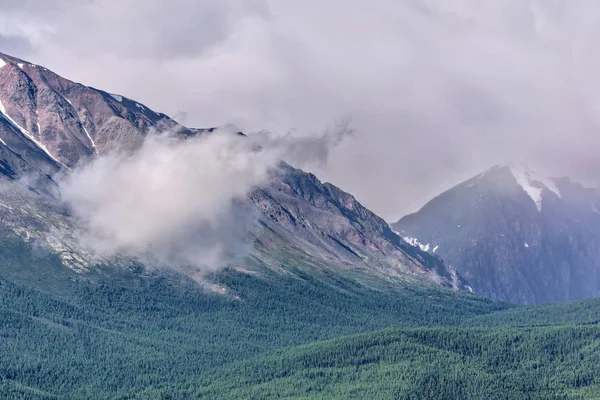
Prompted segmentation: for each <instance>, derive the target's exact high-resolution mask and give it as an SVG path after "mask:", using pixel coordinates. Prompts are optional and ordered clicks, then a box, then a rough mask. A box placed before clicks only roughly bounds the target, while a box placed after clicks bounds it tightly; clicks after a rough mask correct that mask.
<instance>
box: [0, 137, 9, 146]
mask: <svg viewBox="0 0 600 400" xmlns="http://www.w3.org/2000/svg"><path fill="white" fill-rule="evenodd" d="M0 143H2V144H3V145H5V146H8V145H7V144H6V142H5V141H4V140H2V138H0Z"/></svg>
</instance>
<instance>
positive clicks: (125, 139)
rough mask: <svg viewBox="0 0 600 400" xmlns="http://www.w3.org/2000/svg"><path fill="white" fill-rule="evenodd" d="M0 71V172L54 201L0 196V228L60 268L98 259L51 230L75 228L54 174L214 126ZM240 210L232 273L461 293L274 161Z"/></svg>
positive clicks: (428, 259)
mask: <svg viewBox="0 0 600 400" xmlns="http://www.w3.org/2000/svg"><path fill="white" fill-rule="evenodd" d="M0 65H1V66H0V104H1V107H0V174H1V175H2V176H3V177H4V178H7V179H8V180H10V181H19V180H20V181H23V180H24V181H25V183H27V185H28V186H29V188H30V189H33V190H34V191H35V192H38V193H44V192H45V193H50V194H53V196H45V195H38V194H35V193H28V192H27V191H23V190H19V189H18V188H12V189H11V190H9V191H4V193H2V194H0V201H2V202H3V203H4V204H6V205H7V207H6V208H2V209H0V224H2V225H3V229H6V230H8V231H9V232H14V233H15V234H16V235H18V236H19V237H21V238H22V239H23V240H26V241H27V242H28V243H29V242H30V241H37V242H39V243H40V244H43V245H44V246H45V247H47V248H50V249H52V250H53V251H55V252H57V253H58V254H60V255H61V259H62V260H63V262H64V264H65V267H69V268H70V269H72V270H74V271H77V272H79V273H80V274H85V273H87V272H89V271H90V269H93V268H94V263H95V262H97V260H96V261H94V258H93V257H91V255H90V254H87V253H86V252H85V251H84V250H83V249H81V248H80V246H79V245H78V243H77V240H75V238H69V236H68V235H67V236H65V235H63V234H61V235H56V232H57V230H58V227H59V226H62V227H65V226H66V227H70V228H69V230H73V229H76V223H75V221H74V220H73V218H72V217H71V216H70V214H69V212H68V210H67V209H65V208H64V206H63V205H61V204H60V202H59V201H56V200H55V198H56V197H59V195H57V194H56V193H54V191H55V190H56V187H55V185H54V183H53V179H52V177H53V175H54V174H56V173H57V172H58V171H61V170H62V171H65V170H67V169H69V168H74V167H75V166H77V165H78V164H80V163H85V162H87V161H88V160H90V159H92V158H94V157H98V156H101V155H103V154H106V153H108V152H110V151H111V150H114V149H117V148H118V149H125V150H135V149H136V148H138V147H139V146H140V145H141V144H142V142H143V141H144V139H145V137H146V136H147V135H148V134H149V133H150V132H151V131H155V132H164V131H169V132H171V133H175V134H177V135H181V136H182V137H185V136H192V135H198V134H211V132H213V131H214V128H209V129H196V128H187V127H184V126H182V125H180V124H178V123H177V122H176V121H174V120H173V119H171V118H169V117H168V116H166V115H165V114H162V113H158V112H155V111H153V110H151V109H150V108H148V107H147V106H145V105H143V104H141V103H139V102H136V101H134V100H131V99H128V98H126V97H124V96H121V95H117V94H110V93H107V92H104V91H102V90H98V89H94V88H91V87H87V86H84V85H82V84H79V83H74V82H72V81H69V80H68V79H65V78H62V77H60V76H59V75H57V74H55V73H54V72H52V71H50V70H48V69H46V68H44V67H42V66H39V65H35V64H31V63H29V62H27V61H24V60H20V59H17V58H15V57H11V56H9V55H6V54H0ZM247 203H248V204H249V205H251V206H252V207H253V209H254V210H258V211H259V213H258V215H259V217H258V222H257V223H256V224H254V225H253V226H252V227H251V228H250V229H249V232H248V235H249V237H248V239H250V240H252V241H253V242H254V247H253V248H254V250H253V252H252V254H251V255H250V256H249V257H248V258H247V260H246V261H245V262H244V263H243V264H244V265H241V266H238V268H240V269H241V270H248V269H261V268H267V269H269V270H277V271H281V272H282V273H286V270H285V266H286V265H288V266H289V264H290V263H295V264H298V265H302V266H303V268H309V269H311V271H312V272H311V273H313V274H317V275H320V276H324V277H325V276H328V275H330V274H331V273H334V274H342V275H348V274H349V275H350V276H353V277H355V278H356V279H358V280H366V281H370V282H371V284H373V281H377V282H378V283H377V284H376V285H379V286H382V287H383V286H386V285H388V284H390V282H403V283H406V282H420V283H429V284H435V285H443V286H447V287H452V288H457V289H464V290H467V284H466V282H465V281H464V280H463V279H462V278H461V277H460V275H458V274H457V273H456V271H455V270H454V269H453V268H451V267H448V266H447V265H446V264H444V262H443V261H442V260H441V259H440V258H439V257H437V256H435V255H431V254H429V253H427V252H425V251H421V250H420V249H416V248H414V247H413V246H410V245H408V244H407V243H406V242H405V241H404V240H403V239H401V238H400V237H399V236H398V235H396V234H395V233H393V232H392V231H391V229H390V228H389V227H388V225H387V223H386V222H385V221H384V220H383V219H381V218H380V217H378V216H377V215H375V214H374V213H373V212H371V211H369V210H367V209H366V208H365V207H363V206H362V205H361V204H360V203H359V202H357V201H356V200H355V199H354V197H353V196H351V195H350V194H348V193H346V192H343V191H342V190H340V189H339V188H337V187H335V186H333V185H331V184H327V183H326V184H323V183H321V182H320V181H319V180H318V179H317V178H316V177H315V176H314V175H311V174H307V173H305V172H303V171H301V170H298V169H295V168H293V167H291V166H289V165H286V164H282V167H281V168H280V170H279V171H276V172H275V173H273V175H272V177H271V181H270V183H269V185H268V186H267V187H264V188H257V189H256V190H255V191H254V192H252V193H251V194H250V196H249V197H248V199H247ZM3 214H4V215H5V216H6V217H5V218H2V215H3ZM1 251H2V249H0V252H1ZM103 262H108V261H107V260H104V261H103ZM324 271H329V272H327V273H325V272H324Z"/></svg>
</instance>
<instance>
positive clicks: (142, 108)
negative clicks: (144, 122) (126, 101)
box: [135, 103, 146, 112]
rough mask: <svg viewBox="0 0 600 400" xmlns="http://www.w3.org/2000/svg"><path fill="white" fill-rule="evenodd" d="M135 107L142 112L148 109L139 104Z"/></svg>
mask: <svg viewBox="0 0 600 400" xmlns="http://www.w3.org/2000/svg"><path fill="white" fill-rule="evenodd" d="M135 106H136V107H137V108H139V109H140V110H142V111H144V112H145V111H146V108H145V107H144V106H143V105H141V104H139V103H135Z"/></svg>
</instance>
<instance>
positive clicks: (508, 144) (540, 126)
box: [0, 0, 600, 218]
mask: <svg viewBox="0 0 600 400" xmlns="http://www.w3.org/2000/svg"><path fill="white" fill-rule="evenodd" d="M65 2H67V0H62V1H60V0H55V1H54V2H53V4H59V3H61V4H65ZM11 4H12V5H11V6H10V7H8V8H6V7H5V6H4V5H3V6H0V10H2V9H3V7H4V9H5V10H6V11H5V13H8V12H10V13H13V14H12V15H16V14H15V13H19V14H18V15H19V19H18V21H19V23H22V24H25V25H27V24H29V25H30V26H31V24H32V22H31V21H33V23H34V24H42V25H44V24H46V25H48V26H50V27H51V29H52V32H53V34H48V35H44V36H42V39H41V41H39V42H37V44H36V45H35V46H34V49H33V51H32V53H31V54H30V55H29V56H30V57H29V58H31V59H32V61H34V62H39V63H42V64H46V65H47V66H48V67H50V68H52V69H53V70H55V71H56V72H58V73H61V74H63V75H65V76H67V77H71V78H73V79H75V80H77V81H81V82H84V83H87V84H90V85H94V86H97V87H101V88H103V89H106V90H108V91H110V92H114V93H122V94H124V95H127V96H128V97H131V98H134V99H136V100H139V101H141V102H143V103H146V104H148V105H149V106H151V107H153V108H155V109H158V110H160V111H163V112H166V113H168V114H171V115H175V114H177V113H179V112H180V111H185V112H186V113H187V115H188V116H189V118H188V120H187V121H186V122H187V123H188V124H189V125H192V126H212V125H222V124H224V123H228V122H232V123H235V124H237V125H239V126H241V127H243V128H244V129H245V130H257V129H260V128H267V129H269V130H271V131H287V130H288V129H289V128H293V127H295V128H298V129H299V130H301V131H304V130H314V129H315V128H318V127H321V126H323V125H325V124H328V123H330V122H331V121H333V120H336V119H338V118H340V117H341V116H346V115H351V116H352V118H353V124H354V125H355V127H356V128H357V129H358V131H359V134H357V137H356V139H355V140H353V141H348V142H346V143H344V144H343V145H342V146H340V147H339V148H338V149H337V150H336V151H335V152H334V153H333V154H332V159H331V163H330V164H329V165H330V166H329V168H328V169H327V170H319V171H317V172H318V173H319V176H320V177H324V178H326V179H330V180H332V181H333V182H334V183H336V184H338V185H340V186H341V187H343V188H344V189H347V190H349V191H351V192H352V193H353V194H355V195H356V196H357V198H358V199H359V200H362V201H364V202H365V204H366V205H367V206H369V207H371V208H373V209H374V210H375V211H377V212H379V213H380V214H382V215H383V216H384V217H388V218H392V217H396V216H399V214H400V213H402V212H403V211H409V210H411V209H414V208H415V207H417V206H418V205H420V204H422V203H423V202H424V201H425V200H427V198H429V197H430V196H432V195H434V194H436V192H438V191H440V190H441V189H443V188H445V187H447V186H449V185H450V184H452V183H455V182H456V181H457V179H460V178H465V177H467V176H468V175H469V174H473V173H476V172H479V169H482V168H486V167H488V166H489V165H490V164H493V163H503V162H507V161H510V160H515V161H518V162H519V161H520V162H526V163H531V164H534V165H532V166H533V167H535V168H536V169H538V170H539V169H544V168H545V169H547V170H550V172H552V173H554V172H566V173H572V174H575V175H576V176H577V177H581V178H585V179H587V180H592V181H594V180H597V178H598V176H597V173H596V172H595V171H597V170H598V168H597V167H598V163H597V157H596V151H595V149H596V148H598V147H599V146H600V136H599V135H597V134H596V132H597V130H598V128H599V123H600V117H599V107H600V106H599V105H600V95H599V94H598V93H599V91H598V86H599V85H600V79H599V78H597V71H598V70H599V67H600V55H599V54H598V52H597V51H596V40H597V37H598V33H600V32H599V30H600V3H598V2H597V1H595V0H573V1H568V2H567V1H563V0H403V1H392V0H375V1H372V2H369V3H365V2H363V1H341V0H333V1H327V2H316V1H312V0H309V1H284V0H271V1H252V2H244V1H235V0H229V1H225V2H215V1H209V0H207V1H203V2H200V3H198V2H188V1H184V0H177V1H174V2H171V3H169V4H168V5H167V4H164V2H154V1H151V2H144V3H141V2H127V1H125V2H119V3H118V4H117V3H115V2H112V1H109V0H98V1H95V2H93V3H77V5H76V6H75V5H73V4H71V5H72V6H71V7H62V8H61V7H49V6H48V7H42V8H39V10H38V8H35V7H32V6H31V4H32V1H31V0H30V1H29V2H28V3H23V4H26V6H23V7H26V8H23V7H20V6H19V3H18V2H14V3H11ZM19 7H20V8H19ZM24 9H26V10H27V11H28V12H29V13H25V12H23V10H24ZM0 12H1V11H0ZM540 167H541V168H540ZM374 176H375V177H377V179H374V178H373V177H374Z"/></svg>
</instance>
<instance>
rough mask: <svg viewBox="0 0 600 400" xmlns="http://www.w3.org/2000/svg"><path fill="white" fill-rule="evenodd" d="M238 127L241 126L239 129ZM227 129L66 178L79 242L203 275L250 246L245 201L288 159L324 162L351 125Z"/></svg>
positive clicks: (158, 144)
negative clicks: (316, 131) (298, 132)
mask: <svg viewBox="0 0 600 400" xmlns="http://www.w3.org/2000/svg"><path fill="white" fill-rule="evenodd" d="M233 131H235V129H233ZM233 131H231V130H228V129H221V130H217V131H215V132H213V133H210V134H205V135H199V136H196V137H192V138H187V139H184V138H181V137H177V136H175V135H173V134H169V133H153V134H150V135H149V136H148V137H147V138H146V140H145V141H144V143H143V145H142V146H141V148H139V149H138V150H136V151H135V152H133V153H132V152H118V151H115V152H113V153H109V154H107V155H103V156H101V157H99V158H96V159H95V160H93V161H92V162H90V163H88V164H85V165H82V166H80V167H78V168H75V169H74V170H73V171H68V172H67V173H66V175H64V176H63V177H62V178H61V179H59V189H60V192H61V195H62V199H63V200H64V201H65V202H66V204H67V205H68V206H69V207H70V209H71V210H72V213H73V215H74V216H75V218H76V219H77V220H78V221H79V223H80V225H81V231H82V235H81V237H80V238H79V240H80V244H81V245H83V246H84V247H85V248H87V249H89V250H91V251H92V252H94V253H95V254H97V255H99V256H101V257H103V258H110V257H114V256H125V257H133V258H136V259H139V260H141V261H143V262H145V263H146V264H148V265H150V266H154V267H167V268H172V269H175V270H178V271H181V272H185V273H186V274H190V275H192V276H193V277H200V276H202V275H203V274H205V273H206V272H210V271H214V270H217V269H219V268H222V267H223V266H225V265H228V264H231V263H234V262H240V261H241V260H242V259H243V258H244V257H245V256H246V255H247V254H248V252H249V251H250V250H251V249H252V246H253V241H252V237H251V235H250V233H251V231H252V228H253V226H254V224H255V222H256V219H257V214H256V211H255V210H254V209H253V208H252V207H251V205H249V204H248V203H246V202H245V200H246V196H247V194H248V193H250V192H251V191H252V190H255V189H257V188H260V187H261V186H263V185H265V184H266V183H267V182H268V179H269V177H270V175H271V174H272V173H273V172H274V171H275V170H276V169H277V168H278V166H279V165H280V162H281V161H282V160H288V161H292V162H293V163H294V165H296V166H310V165H323V164H324V163H326V162H327V158H328V155H329V151H330V147H332V146H334V145H336V144H338V143H339V142H340V140H341V139H342V138H343V137H344V136H346V135H347V134H349V133H351V130H350V129H349V127H348V125H347V124H341V125H338V126H335V127H333V128H332V129H331V130H328V131H326V132H325V133H323V134H321V135H318V136H306V137H296V136H294V135H293V134H287V135H283V136H277V137H273V136H272V135H271V134H269V133H268V132H266V131H261V132H258V133H255V134H251V135H249V136H247V137H246V136H241V135H238V134H236V133H234V132H233Z"/></svg>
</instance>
